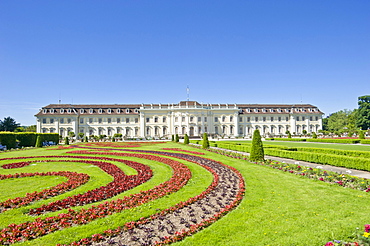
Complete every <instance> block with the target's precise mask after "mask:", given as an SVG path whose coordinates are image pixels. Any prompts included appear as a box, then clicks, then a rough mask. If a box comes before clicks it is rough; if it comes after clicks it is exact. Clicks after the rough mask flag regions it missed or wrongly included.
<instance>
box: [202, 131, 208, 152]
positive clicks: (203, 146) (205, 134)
mask: <svg viewBox="0 0 370 246" xmlns="http://www.w3.org/2000/svg"><path fill="white" fill-rule="evenodd" d="M202 148H203V149H208V148H209V141H208V135H207V133H203V141H202Z"/></svg>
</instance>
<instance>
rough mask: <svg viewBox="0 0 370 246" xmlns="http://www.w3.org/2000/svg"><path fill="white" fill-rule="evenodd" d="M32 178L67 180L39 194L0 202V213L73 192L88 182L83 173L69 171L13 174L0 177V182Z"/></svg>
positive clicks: (35, 193)
mask: <svg viewBox="0 0 370 246" xmlns="http://www.w3.org/2000/svg"><path fill="white" fill-rule="evenodd" d="M34 176H63V177H66V178H67V179H68V180H67V181H66V182H63V183H61V184H58V185H56V186H54V187H52V188H49V189H44V190H42V191H40V192H37V191H35V192H32V193H27V195H26V196H25V197H16V198H13V199H8V200H6V201H4V202H0V212H3V211H5V210H9V209H11V208H18V207H22V206H25V205H27V204H30V203H31V202H34V201H37V200H41V199H47V198H50V197H53V196H57V195H60V194H62V193H64V192H67V191H70V190H73V189H75V188H77V187H79V186H81V185H83V184H85V183H86V182H87V181H88V180H89V178H90V177H89V175H87V174H84V173H76V172H69V171H61V172H47V173H15V174H8V175H1V174H0V180H4V179H10V178H23V177H34Z"/></svg>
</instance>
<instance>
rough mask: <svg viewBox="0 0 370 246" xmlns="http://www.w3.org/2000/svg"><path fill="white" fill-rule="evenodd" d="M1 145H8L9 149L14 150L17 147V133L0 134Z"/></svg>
mask: <svg viewBox="0 0 370 246" xmlns="http://www.w3.org/2000/svg"><path fill="white" fill-rule="evenodd" d="M0 143H1V144H2V145H6V148H7V149H14V148H15V146H16V143H17V142H16V138H15V133H13V132H0Z"/></svg>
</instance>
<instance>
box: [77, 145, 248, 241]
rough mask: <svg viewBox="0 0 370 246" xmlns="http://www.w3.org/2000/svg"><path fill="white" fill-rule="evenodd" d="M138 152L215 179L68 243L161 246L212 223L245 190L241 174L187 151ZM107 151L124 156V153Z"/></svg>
mask: <svg viewBox="0 0 370 246" xmlns="http://www.w3.org/2000/svg"><path fill="white" fill-rule="evenodd" d="M140 152H146V153H155V154H162V155H167V156H172V157H176V158H180V159H184V160H187V161H191V162H195V163H198V164H199V165H202V166H204V167H206V168H207V169H210V170H212V173H213V174H214V177H215V179H214V181H213V183H212V185H211V186H210V187H208V189H207V190H206V191H204V192H202V193H201V194H200V195H198V196H195V197H192V198H190V199H188V200H187V201H185V202H180V203H178V204H176V205H175V206H173V207H171V208H169V209H166V210H163V211H161V212H158V213H157V214H154V215H151V216H149V217H147V218H142V219H140V220H138V221H133V222H129V223H126V224H125V225H124V226H123V227H122V228H116V229H114V230H108V231H105V232H104V233H103V234H95V235H93V236H92V237H91V238H84V239H81V240H80V241H79V242H74V243H72V244H71V245H90V244H92V243H94V245H107V244H118V245H127V244H129V245H162V244H168V243H171V242H176V241H179V240H182V239H183V238H184V237H186V236H189V235H191V234H194V233H196V232H197V231H199V230H200V229H202V228H204V227H206V226H208V225H210V224H212V223H213V222H215V221H216V220H217V219H219V218H220V217H222V216H223V215H224V214H226V213H228V212H229V211H230V210H232V209H233V208H234V207H235V206H237V205H238V204H239V202H240V201H241V199H242V198H243V194H244V190H245V186H244V180H243V177H242V175H241V174H240V173H239V172H238V171H237V170H236V169H234V168H232V167H229V166H226V165H223V164H222V163H219V162H216V161H213V160H209V159H206V158H201V157H197V156H191V155H186V154H179V153H167V152H157V151H140ZM79 153H81V152H79ZM98 153H99V152H96V153H95V154H98ZM109 154H119V155H125V153H109ZM97 242H100V243H97Z"/></svg>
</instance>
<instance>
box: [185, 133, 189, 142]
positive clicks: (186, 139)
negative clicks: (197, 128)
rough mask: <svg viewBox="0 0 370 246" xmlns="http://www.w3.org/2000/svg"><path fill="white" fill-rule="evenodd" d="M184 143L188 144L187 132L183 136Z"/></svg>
mask: <svg viewBox="0 0 370 246" xmlns="http://www.w3.org/2000/svg"><path fill="white" fill-rule="evenodd" d="M184 144H189V136H188V134H185V136H184Z"/></svg>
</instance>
